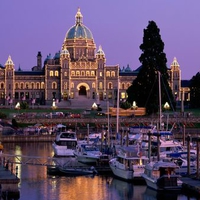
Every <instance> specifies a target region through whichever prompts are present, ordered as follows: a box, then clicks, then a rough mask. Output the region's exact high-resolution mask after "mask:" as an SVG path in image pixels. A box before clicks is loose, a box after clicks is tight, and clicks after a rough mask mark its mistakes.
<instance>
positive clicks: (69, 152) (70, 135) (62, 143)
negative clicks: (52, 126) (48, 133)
mask: <svg viewBox="0 0 200 200" xmlns="http://www.w3.org/2000/svg"><path fill="white" fill-rule="evenodd" d="M76 145H77V137H76V132H74V131H71V130H68V131H64V132H59V133H57V135H56V138H55V140H54V142H53V144H52V147H53V150H54V156H74V150H75V148H76Z"/></svg>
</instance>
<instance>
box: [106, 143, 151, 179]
mask: <svg viewBox="0 0 200 200" xmlns="http://www.w3.org/2000/svg"><path fill="white" fill-rule="evenodd" d="M147 162H148V158H147V156H145V155H142V154H141V152H139V151H138V147H137V146H135V149H134V148H132V146H131V147H123V148H122V149H121V151H120V149H119V150H118V153H117V157H116V158H112V159H111V160H110V161H109V165H110V168H111V170H112V172H113V174H114V175H115V176H116V177H118V178H121V179H124V180H126V181H134V180H142V176H141V174H142V173H144V167H145V164H146V163H147Z"/></svg>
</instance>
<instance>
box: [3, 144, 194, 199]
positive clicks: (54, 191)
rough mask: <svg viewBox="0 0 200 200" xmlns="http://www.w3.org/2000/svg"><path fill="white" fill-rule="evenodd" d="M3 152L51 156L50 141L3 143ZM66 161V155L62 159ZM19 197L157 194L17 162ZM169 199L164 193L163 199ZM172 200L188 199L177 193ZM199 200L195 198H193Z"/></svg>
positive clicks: (104, 179)
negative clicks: (68, 175) (52, 171)
mask: <svg viewBox="0 0 200 200" xmlns="http://www.w3.org/2000/svg"><path fill="white" fill-rule="evenodd" d="M4 153H8V154H12V155H16V154H17V155H24V156H41V157H49V156H50V157H51V156H52V155H53V150H52V146H51V143H22V144H13V143H12V144H4ZM60 160H61V162H65V158H60ZM18 167H19V172H18V173H19V174H18V176H19V178H20V179H21V182H20V184H19V187H20V195H21V197H20V200H113V199H114V200H133V199H136V200H147V199H148V200H149V199H150V200H154V199H156V198H157V197H158V196H156V195H157V194H155V192H154V193H153V196H152V192H151V191H149V190H147V189H146V186H138V185H133V184H131V183H127V182H124V181H121V180H118V179H115V178H112V177H104V176H94V177H92V176H79V177H65V176H60V177H59V176H49V175H47V170H46V167H45V166H32V165H22V166H21V165H18ZM164 199H166V198H165V196H162V200H164ZM170 199H171V200H172V199H173V200H175V199H177V200H183V199H187V197H186V196H184V195H178V196H176V197H174V198H170ZM190 200H196V198H190Z"/></svg>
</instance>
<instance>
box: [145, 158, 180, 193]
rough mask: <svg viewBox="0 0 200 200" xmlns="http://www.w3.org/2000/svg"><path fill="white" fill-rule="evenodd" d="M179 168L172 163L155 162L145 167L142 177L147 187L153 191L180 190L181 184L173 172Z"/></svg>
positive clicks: (178, 176)
mask: <svg viewBox="0 0 200 200" xmlns="http://www.w3.org/2000/svg"><path fill="white" fill-rule="evenodd" d="M178 168H179V167H178V166H177V165H176V164H175V163H174V162H165V161H156V162H150V163H148V164H146V165H145V172H144V173H143V174H142V177H143V178H144V179H145V181H146V184H147V187H150V188H152V189H154V190H158V191H160V190H162V191H167V190H172V191H173V190H181V186H182V182H181V180H180V179H179V178H180V175H177V174H176V172H175V170H177V169H178Z"/></svg>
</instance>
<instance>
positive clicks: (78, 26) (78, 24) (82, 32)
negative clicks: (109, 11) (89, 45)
mask: <svg viewBox="0 0 200 200" xmlns="http://www.w3.org/2000/svg"><path fill="white" fill-rule="evenodd" d="M75 18H76V21H75V25H74V26H72V27H71V28H70V29H69V30H68V32H67V34H66V36H65V38H66V39H77V38H80V39H93V36H92V32H91V31H90V29H89V28H87V27H86V26H85V25H83V21H82V19H83V16H82V14H81V11H80V8H79V9H78V11H77V13H76V16H75Z"/></svg>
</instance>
